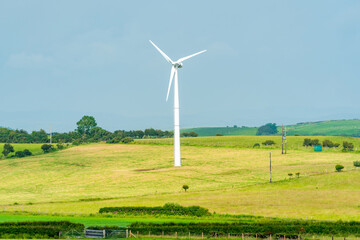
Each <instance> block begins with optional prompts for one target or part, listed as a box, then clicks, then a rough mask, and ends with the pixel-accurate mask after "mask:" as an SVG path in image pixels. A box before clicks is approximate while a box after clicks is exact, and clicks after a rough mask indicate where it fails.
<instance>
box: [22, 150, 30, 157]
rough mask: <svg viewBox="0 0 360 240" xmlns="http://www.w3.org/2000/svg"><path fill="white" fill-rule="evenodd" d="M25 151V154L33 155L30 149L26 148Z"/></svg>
mask: <svg viewBox="0 0 360 240" xmlns="http://www.w3.org/2000/svg"><path fill="white" fill-rule="evenodd" d="M23 152H24V154H25V156H31V155H32V152H30V150H29V149H24V151H23Z"/></svg>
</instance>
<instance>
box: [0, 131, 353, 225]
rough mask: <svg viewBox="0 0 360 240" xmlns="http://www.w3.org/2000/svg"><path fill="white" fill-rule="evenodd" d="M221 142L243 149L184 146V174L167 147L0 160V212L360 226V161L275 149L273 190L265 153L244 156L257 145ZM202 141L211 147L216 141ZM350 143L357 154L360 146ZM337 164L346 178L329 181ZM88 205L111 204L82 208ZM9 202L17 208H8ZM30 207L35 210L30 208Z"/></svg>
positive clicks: (102, 148) (78, 150) (100, 147)
mask: <svg viewBox="0 0 360 240" xmlns="http://www.w3.org/2000/svg"><path fill="white" fill-rule="evenodd" d="M221 138H222V139H224V141H228V143H229V145H231V144H233V145H234V144H235V145H236V144H237V145H239V146H242V148H237V147H233V148H229V147H194V146H184V147H182V157H183V167H181V168H174V167H173V147H172V146H171V145H159V146H157V145H140V144H132V145H123V144H116V145H107V144H91V145H85V146H79V147H73V148H70V149H66V150H64V151H61V152H54V153H50V154H46V155H39V156H34V157H29V158H26V159H9V160H3V161H1V162H0V204H2V207H1V208H0V209H3V210H6V211H12V210H24V211H32V212H38V211H39V209H40V211H41V212H47V211H48V212H49V213H53V212H56V213H96V212H97V211H98V210H99V208H100V207H104V206H121V205H128V206H134V205H146V206H154V205H163V204H164V203H166V202H177V203H180V204H184V205H201V206H204V207H207V208H209V209H210V210H211V211H216V212H219V213H236V214H255V215H266V216H279V217H284V216H287V217H295V218H306V217H314V218H317V219H353V220H358V216H359V215H360V207H359V201H358V199H360V191H359V189H360V182H359V181H358V179H359V177H360V171H356V170H352V162H353V161H355V160H358V159H359V158H360V155H359V154H356V153H341V152H336V151H332V150H329V151H325V152H322V153H314V152H312V151H311V150H310V149H303V148H302V147H300V148H299V150H290V151H289V154H288V155H281V154H280V151H279V149H278V150H273V163H272V166H273V180H274V181H275V183H273V184H269V183H268V178H269V174H268V165H269V163H268V149H266V148H265V149H247V148H245V146H247V144H249V143H247V142H249V141H250V142H251V143H250V145H251V146H252V142H254V141H259V140H262V139H263V138H262V137H260V138H259V137H251V138H250V137H237V138H236V137H221ZM277 138H279V137H277ZM203 139H204V141H203V142H205V143H207V145H208V146H210V145H211V144H210V143H211V141H213V142H214V143H216V141H217V140H218V139H219V138H212V140H211V138H203ZM302 139H303V137H293V138H291V141H290V139H289V146H290V147H291V146H294V147H295V146H297V142H299V143H301V142H302ZM187 140H195V141H200V140H201V138H194V139H187ZM205 140H206V141H205ZM335 140H336V141H341V140H342V138H338V139H335ZM154 141H155V140H154ZM164 141H165V140H164ZM352 142H356V144H355V145H356V146H357V147H358V146H359V140H358V139H352ZM213 145H215V146H216V145H217V144H213ZM338 163H340V164H343V165H344V166H345V167H346V172H344V173H334V165H335V164H338ZM139 170H140V171H139ZM290 172H291V173H295V172H300V173H301V176H302V177H301V178H299V179H291V180H285V179H287V178H288V176H287V174H288V173H290ZM19 176H21V177H19ZM183 184H188V185H189V186H190V189H189V190H190V191H189V192H188V193H184V192H183V191H182V189H181V186H182V185H183ZM86 198H114V199H109V200H103V201H88V202H84V201H79V199H86ZM59 201H60V202H59ZM14 202H18V203H20V205H12V203H14ZM29 202H32V203H33V204H32V205H27V203H29ZM51 202H56V203H51Z"/></svg>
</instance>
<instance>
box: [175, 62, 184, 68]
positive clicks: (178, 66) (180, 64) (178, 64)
mask: <svg viewBox="0 0 360 240" xmlns="http://www.w3.org/2000/svg"><path fill="white" fill-rule="evenodd" d="M173 66H174V67H176V68H182V67H183V64H182V62H179V63H178V62H176V63H174V65H173Z"/></svg>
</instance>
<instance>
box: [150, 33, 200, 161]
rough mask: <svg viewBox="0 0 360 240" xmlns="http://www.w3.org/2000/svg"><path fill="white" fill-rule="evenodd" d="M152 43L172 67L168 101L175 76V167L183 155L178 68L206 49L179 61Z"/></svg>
mask: <svg viewBox="0 0 360 240" xmlns="http://www.w3.org/2000/svg"><path fill="white" fill-rule="evenodd" d="M150 43H151V44H152V45H153V46H154V47H155V48H156V49H157V50H158V51H159V52H160V53H161V55H162V56H163V57H164V58H165V59H166V61H168V62H169V63H170V64H171V65H172V67H171V72H170V81H169V87H168V91H167V95H166V101H167V100H168V98H169V93H170V88H171V83H172V80H173V78H174V76H175V81H174V161H175V167H180V166H181V157H180V119H179V84H178V72H177V70H178V68H182V66H183V64H182V62H183V61H185V60H187V59H189V58H192V57H194V56H196V55H198V54H200V53H203V52H206V50H203V51H201V52H198V53H195V54H192V55H189V56H187V57H183V58H180V59H178V60H177V61H175V62H174V61H173V60H171V59H170V58H169V57H168V56H167V55H166V54H165V53H164V52H163V51H161V49H160V48H158V47H157V46H156V45H155V44H154V43H153V42H152V41H151V40H150Z"/></svg>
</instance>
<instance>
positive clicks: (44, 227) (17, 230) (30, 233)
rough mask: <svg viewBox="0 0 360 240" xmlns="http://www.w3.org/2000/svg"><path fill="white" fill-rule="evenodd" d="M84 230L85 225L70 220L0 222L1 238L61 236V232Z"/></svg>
mask: <svg viewBox="0 0 360 240" xmlns="http://www.w3.org/2000/svg"><path fill="white" fill-rule="evenodd" d="M68 230H77V231H83V230H84V225H83V224H80V223H71V222H68V221H49V222H4V223H0V238H34V237H36V238H59V232H64V231H68Z"/></svg>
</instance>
